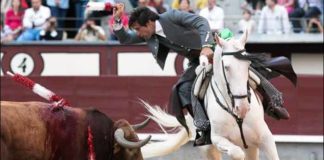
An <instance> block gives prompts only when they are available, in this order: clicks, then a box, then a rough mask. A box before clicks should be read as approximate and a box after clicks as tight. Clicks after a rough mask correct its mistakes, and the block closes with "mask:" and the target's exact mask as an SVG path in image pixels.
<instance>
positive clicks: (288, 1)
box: [278, 0, 295, 14]
mask: <svg viewBox="0 0 324 160" xmlns="http://www.w3.org/2000/svg"><path fill="white" fill-rule="evenodd" d="M278 4H279V5H282V6H284V7H285V8H286V10H287V12H288V14H290V13H291V12H292V11H293V10H294V8H295V0H278Z"/></svg>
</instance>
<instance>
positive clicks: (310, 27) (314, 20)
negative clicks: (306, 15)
mask: <svg viewBox="0 0 324 160" xmlns="http://www.w3.org/2000/svg"><path fill="white" fill-rule="evenodd" d="M313 26H315V27H317V30H318V32H319V33H323V31H324V29H323V26H322V23H321V21H320V19H319V18H311V19H310V20H309V22H308V25H307V30H306V32H308V33H310V32H316V31H315V30H314V29H313Z"/></svg>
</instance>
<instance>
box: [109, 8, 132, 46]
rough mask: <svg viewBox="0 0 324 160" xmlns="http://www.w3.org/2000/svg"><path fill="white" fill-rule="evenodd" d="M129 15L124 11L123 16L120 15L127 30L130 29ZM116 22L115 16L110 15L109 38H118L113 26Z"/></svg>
mask: <svg viewBox="0 0 324 160" xmlns="http://www.w3.org/2000/svg"><path fill="white" fill-rule="evenodd" d="M128 19H129V17H128V15H127V14H126V13H125V12H124V13H123V14H122V16H121V17H120V20H121V24H122V25H123V27H124V29H125V30H126V31H128V29H129V28H128ZM114 24H115V20H114V17H113V16H111V17H109V21H108V26H109V40H118V39H117V37H116V36H115V33H114V31H113V26H114Z"/></svg>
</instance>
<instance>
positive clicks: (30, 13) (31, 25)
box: [17, 0, 51, 42]
mask: <svg viewBox="0 0 324 160" xmlns="http://www.w3.org/2000/svg"><path fill="white" fill-rule="evenodd" d="M50 16H51V11H50V9H49V8H48V7H45V6H43V5H42V1H41V0H32V8H28V9H26V11H25V15H24V18H23V28H24V31H23V33H22V34H21V35H20V36H19V37H18V38H17V41H18V42H22V41H32V40H38V39H39V32H40V30H41V29H42V28H43V27H44V25H45V22H46V19H47V18H49V17H50Z"/></svg>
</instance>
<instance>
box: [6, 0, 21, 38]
mask: <svg viewBox="0 0 324 160" xmlns="http://www.w3.org/2000/svg"><path fill="white" fill-rule="evenodd" d="M23 16H24V9H23V8H22V6H21V3H20V0H13V1H12V8H10V9H9V10H8V11H7V13H6V17H5V19H6V21H5V24H6V25H7V26H9V27H10V29H11V30H12V31H13V32H14V33H16V35H15V36H14V38H16V37H17V36H18V35H19V34H20V33H21V31H22V19H23Z"/></svg>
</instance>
